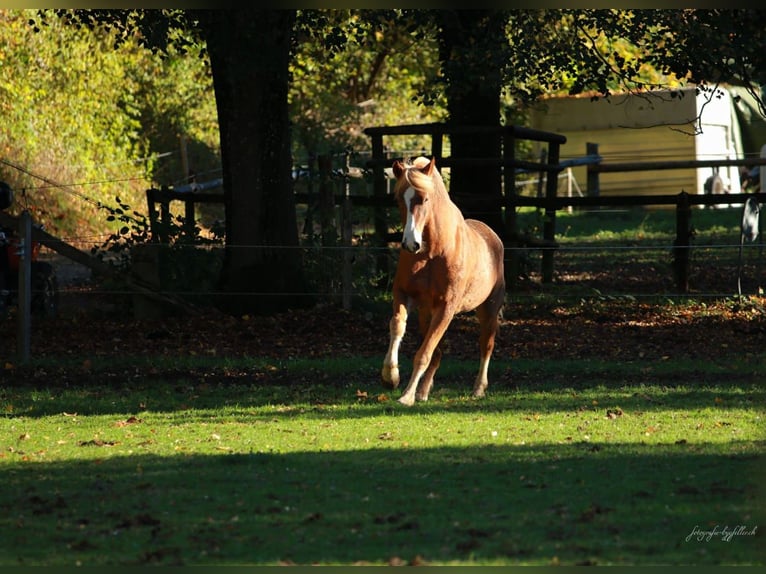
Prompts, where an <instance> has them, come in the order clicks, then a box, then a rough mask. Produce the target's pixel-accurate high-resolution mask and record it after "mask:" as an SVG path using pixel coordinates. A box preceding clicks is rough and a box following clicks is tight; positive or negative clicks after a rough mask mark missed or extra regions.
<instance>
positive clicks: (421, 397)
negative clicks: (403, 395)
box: [415, 395, 428, 402]
mask: <svg viewBox="0 0 766 574" xmlns="http://www.w3.org/2000/svg"><path fill="white" fill-rule="evenodd" d="M415 400H416V401H420V402H426V401H427V400H428V395H415Z"/></svg>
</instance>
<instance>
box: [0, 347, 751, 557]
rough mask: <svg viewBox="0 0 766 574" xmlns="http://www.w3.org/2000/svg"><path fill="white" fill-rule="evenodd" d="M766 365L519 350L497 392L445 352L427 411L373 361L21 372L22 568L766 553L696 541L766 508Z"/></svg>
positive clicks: (4, 455) (7, 527) (7, 533)
mask: <svg viewBox="0 0 766 574" xmlns="http://www.w3.org/2000/svg"><path fill="white" fill-rule="evenodd" d="M203 362H204V361H203ZM763 364H764V357H751V358H750V359H747V360H745V361H744V362H743V364H742V365H740V366H739V368H738V369H737V376H736V377H735V378H732V377H731V371H730V370H729V371H727V370H726V369H725V368H724V366H723V365H721V364H719V363H715V362H713V361H711V362H706V361H696V362H692V361H679V362H674V361H661V362H658V363H656V364H652V365H646V364H639V363H634V362H625V363H619V362H607V361H598V360H581V361H578V360H567V361H554V360H552V361H547V362H532V361H523V360H519V361H513V362H508V361H498V362H497V363H496V364H495V367H494V372H495V373H496V375H498V374H499V375H498V376H496V382H495V383H493V385H492V386H491V388H490V392H489V394H488V396H487V397H486V398H485V399H482V400H475V399H473V398H471V397H470V394H469V393H470V380H471V378H472V374H473V371H474V369H475V365H474V363H473V362H470V364H467V363H466V362H463V361H458V360H454V359H452V360H449V359H445V364H444V368H443V373H442V378H441V383H440V384H439V385H438V386H437V388H436V389H435V390H434V392H433V393H432V399H431V400H429V401H428V402H427V403H418V404H416V405H415V406H414V407H412V408H407V407H403V406H401V405H399V404H398V403H397V402H396V400H395V399H396V398H397V396H398V391H394V392H391V391H386V390H385V389H383V388H382V387H379V386H378V384H377V383H376V384H371V383H370V376H369V372H375V373H377V361H375V364H374V365H373V361H372V360H369V359H359V360H358V361H355V362H354V361H352V362H351V363H350V364H349V366H348V368H347V370H346V371H345V372H344V371H343V369H342V368H341V365H340V364H338V363H337V362H335V361H332V360H330V361H325V360H313V361H312V360H309V359H301V360H300V361H296V362H295V363H291V362H289V361H285V362H274V361H265V362H257V361H255V362H254V361H245V362H243V363H242V364H239V365H237V364H235V363H234V362H233V361H229V362H228V364H227V365H226V366H225V368H226V369H228V370H229V371H228V372H231V373H232V375H231V380H230V381H229V382H225V381H222V380H221V379H220V378H218V379H216V381H217V382H214V383H210V382H207V377H205V376H204V373H205V370H204V369H203V368H202V367H200V365H199V364H198V365H196V367H193V368H191V370H190V373H192V374H190V375H189V376H188V377H175V378H174V379H173V381H172V382H168V383H162V382H161V380H157V379H156V378H152V379H151V380H148V381H147V382H145V383H142V382H141V379H140V378H138V379H135V380H133V381H131V384H127V382H124V381H114V380H111V379H112V377H111V376H110V375H109V373H112V372H113V371H111V370H107V371H104V376H105V380H104V382H103V384H102V385H96V384H91V385H89V386H88V387H87V388H78V387H77V386H71V385H70V386H67V387H66V388H57V386H56V385H55V383H54V381H52V382H51V383H52V384H51V386H50V387H48V388H45V389H40V388H35V389H30V388H24V387H21V388H15V389H14V388H4V389H2V391H1V392H0V409H2V417H0V476H1V477H2V479H3V485H4V488H3V489H1V490H0V509H2V511H3V512H2V515H0V564H3V565H5V566H9V565H19V564H29V565H31V564H45V565H56V566H61V565H75V564H83V565H108V564H115V565H117V564H120V565H146V564H162V565H180V564H186V565H191V564H207V565H211V564H221V565H224V564H228V565H234V564H241V565H245V564H247V565H267V564H280V563H287V564H293V563H296V564H313V563H318V564H341V565H344V564H345V565H349V564H410V563H412V564H418V563H426V564H451V565H464V566H465V565H481V564H494V565H527V564H529V565H551V564H565V565H574V564H598V565H607V564H639V565H640V564H763V554H762V553H760V552H759V550H758V548H759V547H761V546H762V545H760V542H761V541H762V539H761V538H760V537H758V536H745V535H740V536H738V537H736V538H735V539H733V540H730V541H729V542H728V543H723V542H722V541H720V540H719V541H718V542H717V543H716V544H710V543H707V544H706V543H699V542H697V541H694V540H692V541H691V542H690V541H687V537H688V536H689V535H690V533H691V532H692V531H693V529H694V528H695V526H702V527H706V528H712V527H713V526H715V525H719V526H720V527H723V526H725V525H728V526H729V527H732V526H734V525H739V524H741V525H744V526H746V527H748V528H750V529H752V527H754V526H757V525H762V524H763V519H764V513H763V489H762V481H761V480H760V477H761V476H763V470H764V465H763V460H764V454H765V453H764V450H766V440H764V439H765V438H766V437H764V432H763V428H764V416H765V415H766V390H764V388H763V387H762V380H763V374H764V372H763V367H762V365H763ZM162 367H163V365H162V364H159V365H155V368H159V369H160V370H161V369H162ZM211 368H212V367H211ZM269 368H270V369H272V370H271V371H269V372H271V373H273V374H274V375H275V376H278V377H279V382H278V383H270V382H269V381H268V380H260V379H259V380H258V381H254V380H250V381H248V378H251V377H253V376H254V374H255V373H256V372H261V371H259V370H258V369H269ZM94 369H95V367H94ZM195 369H196V370H195ZM509 369H510V370H512V376H503V373H505V372H506V371H507V370H509ZM137 370H138V372H140V371H141V367H139V368H138V369H137ZM96 372H100V371H98V369H96ZM323 373H330V374H331V376H330V377H324V376H323ZM256 378H257V377H256Z"/></svg>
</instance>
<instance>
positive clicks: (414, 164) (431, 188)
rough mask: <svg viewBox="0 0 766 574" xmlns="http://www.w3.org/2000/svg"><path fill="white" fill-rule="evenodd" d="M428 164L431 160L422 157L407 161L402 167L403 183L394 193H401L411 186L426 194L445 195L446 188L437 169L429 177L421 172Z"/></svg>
mask: <svg viewBox="0 0 766 574" xmlns="http://www.w3.org/2000/svg"><path fill="white" fill-rule="evenodd" d="M429 163H431V160H429V159H428V158H426V157H423V156H420V157H416V158H415V159H413V160H408V161H407V162H406V163H405V166H404V167H405V174H404V178H403V182H402V183H401V184H400V186H399V187H398V189H397V190H396V192H397V193H401V192H402V191H403V190H405V189H407V187H408V186H410V185H411V186H412V187H415V188H417V189H422V190H424V191H426V192H428V193H430V192H436V193H443V194H445V195H447V188H446V187H445V185H444V180H443V179H442V176H441V173H439V170H438V169H434V171H433V173H432V174H431V175H430V176H428V175H426V174H425V173H423V172H422V171H421V170H422V169H424V168H426V167H428V164H429ZM413 168H414V169H413Z"/></svg>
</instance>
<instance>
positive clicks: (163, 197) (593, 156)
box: [147, 123, 766, 301]
mask: <svg viewBox="0 0 766 574" xmlns="http://www.w3.org/2000/svg"><path fill="white" fill-rule="evenodd" d="M365 134H366V135H368V136H369V137H370V138H371V142H372V157H371V159H370V160H369V161H367V162H366V165H365V168H367V169H368V170H370V171H371V173H372V188H373V191H372V195H369V194H368V195H352V194H351V193H350V188H349V183H348V182H349V179H350V177H351V176H350V173H349V168H348V158H347V161H346V168H345V170H341V171H342V173H341V174H340V179H342V180H343V182H344V183H343V187H342V189H340V190H339V189H338V186H337V185H336V181H333V180H337V179H339V178H338V177H335V176H334V175H333V172H332V167H331V161H330V159H329V158H327V157H324V158H320V160H319V162H318V167H319V172H318V178H317V179H318V181H319V189H318V192H317V193H314V192H307V193H296V194H295V197H296V202H297V203H305V204H309V203H312V202H318V203H319V212H320V219H322V223H324V221H326V220H327V219H328V218H329V217H330V216H329V215H328V214H329V213H330V212H331V211H333V210H334V209H335V207H336V206H341V218H340V222H341V225H340V226H339V230H340V235H341V245H345V246H346V247H350V241H351V229H350V225H351V224H350V217H348V214H349V212H350V209H351V207H352V206H355V207H369V208H370V209H372V211H373V214H374V215H373V225H374V245H375V246H377V247H380V253H379V255H378V256H377V268H378V271H379V272H381V273H382V274H383V275H387V274H388V273H389V271H390V270H389V269H388V265H389V260H390V258H389V256H388V253H387V252H386V251H387V250H386V249H385V247H388V245H389V244H390V243H391V242H394V241H398V240H399V236H398V234H395V233H391V232H390V231H389V228H388V221H389V217H388V214H389V212H390V211H391V210H392V209H394V208H395V204H394V202H393V199H392V198H391V196H390V195H389V193H388V184H387V182H386V175H385V168H387V167H390V166H391V164H392V162H393V161H394V159H402V158H396V157H392V156H390V155H389V154H388V153H387V152H386V151H385V147H384V145H383V138H384V137H385V136H397V135H428V136H430V137H431V155H433V156H435V157H437V158H439V160H438V163H439V166H440V167H455V166H487V167H498V166H499V167H501V168H502V178H503V189H504V190H506V193H504V194H503V195H502V197H499V198H494V201H497V202H499V205H495V207H501V208H503V209H504V212H505V219H504V226H505V227H504V229H503V230H502V233H501V235H502V236H503V241H504V242H505V244H506V247H507V248H508V263H509V265H507V267H508V271H507V274H508V278H509V279H510V280H511V281H513V279H514V278H515V276H516V270H517V263H516V261H515V249H514V247H519V246H526V247H530V246H531V247H533V248H538V249H540V250H541V254H542V257H541V259H542V261H541V276H542V281H543V283H550V282H552V281H553V271H554V256H555V253H556V250H557V247H558V245H557V243H556V239H555V235H556V214H557V212H558V211H559V210H562V209H571V208H573V207H579V208H590V209H594V208H601V207H617V206H620V207H630V206H642V207H645V206H659V205H672V206H675V209H676V239H675V242H674V251H675V256H674V262H675V267H676V269H675V275H676V278H677V288H678V290H679V291H681V292H686V291H687V290H688V276H689V247H690V246H691V223H690V220H691V216H692V215H691V214H692V211H691V208H692V207H693V206H713V205H720V204H734V205H736V204H744V203H745V201H746V200H747V198H748V197H753V196H755V197H756V199H757V200H758V202H759V203H761V204H766V193H764V192H763V191H761V192H760V193H757V194H750V193H739V194H716V195H699V194H688V193H686V192H684V191H680V192H679V193H678V194H666V195H620V196H601V195H600V193H599V174H600V173H614V172H620V171H654V170H672V169H688V168H705V167H722V166H727V165H744V166H753V165H766V158H749V159H723V160H688V161H686V160H683V161H645V162H622V163H604V162H602V158H601V157H600V156H599V155H598V147H597V146H596V145H595V144H591V147H589V149H588V150H587V154H586V156H584V157H582V158H578V159H575V160H568V161H560V159H559V158H560V146H561V145H562V144H564V143H565V142H566V138H565V137H564V136H562V135H560V134H555V133H551V132H543V131H539V130H533V129H529V128H524V127H520V126H501V127H487V126H459V127H450V126H448V125H446V124H442V123H431V124H412V125H402V126H383V127H371V128H367V129H366V130H365ZM456 134H478V135H487V136H499V138H500V141H501V146H502V147H501V150H502V152H501V157H498V158H456V157H451V156H447V157H445V156H444V155H443V153H444V138H445V136H450V135H456ZM517 140H529V141H536V142H542V143H544V144H547V146H548V149H547V153H546V154H542V157H543V158H545V159H542V158H541V160H540V161H538V162H533V161H526V160H522V159H517V158H516V157H515V147H516V146H515V143H516V141H517ZM583 164H585V165H587V170H588V192H587V195H586V196H585V197H577V196H574V197H572V196H566V197H563V196H559V195H558V175H559V173H561V172H562V171H564V170H565V169H567V168H569V167H571V166H573V165H583ZM524 172H526V173H539V174H540V179H541V180H543V181H544V194H542V193H541V194H539V195H538V196H536V197H530V196H522V195H518V194H516V193H515V189H516V176H517V175H518V174H519V173H524ZM336 175H337V174H336ZM312 179H314V178H312ZM218 185H220V183H218ZM507 190H513V192H512V193H508V192H507ZM201 191H203V189H202V188H198V189H189V190H187V189H183V190H181V189H175V190H170V189H162V190H148V191H147V200H148V202H149V213H150V218H151V221H152V226H153V227H152V229H153V230H155V225H157V227H156V229H157V232H158V237H159V238H160V240H162V234H161V230H162V227H163V226H162V225H161V223H162V221H163V220H165V219H166V218H169V213H170V210H169V207H168V206H169V203H170V202H171V201H183V202H184V203H185V204H186V214H187V221H188V222H190V225H191V226H192V227H193V223H194V203H196V202H221V201H222V195H220V194H209V193H200V192H201ZM156 204H159V205H160V210H159V219H158V212H157V209H156ZM520 206H531V207H536V208H538V209H542V210H543V211H544V214H545V217H544V225H543V233H542V238H528V237H525V238H522V237H520V235H519V232H518V229H517V227H516V209H517V207H520ZM530 242H531V243H530ZM347 273H350V271H349V270H348V269H346V270H345V271H344V275H345V274H347ZM344 283H345V282H344ZM349 297H350V294H349V293H346V292H345V290H344V296H343V299H344V301H348V300H349Z"/></svg>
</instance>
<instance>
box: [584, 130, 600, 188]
mask: <svg viewBox="0 0 766 574" xmlns="http://www.w3.org/2000/svg"><path fill="white" fill-rule="evenodd" d="M585 155H586V156H594V157H597V156H598V144H597V143H591V142H588V143H586V144H585ZM587 173H588V182H587V185H588V191H587V195H588V197H598V196H599V195H600V194H601V190H600V189H599V180H598V171H597V170H596V168H595V166H594V165H593V164H592V163H588V165H587Z"/></svg>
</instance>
